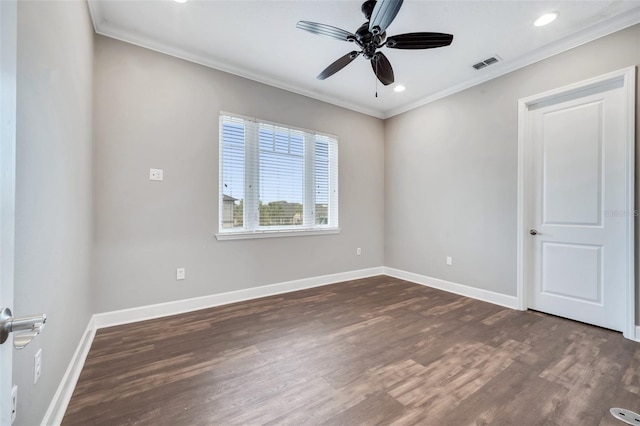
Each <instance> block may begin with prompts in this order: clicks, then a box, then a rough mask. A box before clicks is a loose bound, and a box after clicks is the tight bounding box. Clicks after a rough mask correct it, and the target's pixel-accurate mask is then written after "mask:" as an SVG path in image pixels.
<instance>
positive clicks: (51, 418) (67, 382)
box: [41, 315, 96, 426]
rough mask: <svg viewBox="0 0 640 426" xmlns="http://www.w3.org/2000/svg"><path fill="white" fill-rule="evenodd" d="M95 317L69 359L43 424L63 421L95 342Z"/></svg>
mask: <svg viewBox="0 0 640 426" xmlns="http://www.w3.org/2000/svg"><path fill="white" fill-rule="evenodd" d="M94 317H95V315H94V316H92V317H91V319H90V320H89V323H88V324H87V328H86V329H85V331H84V334H83V335H82V338H81V339H80V342H78V347H77V348H76V351H75V352H74V353H73V357H71V361H69V366H68V367H67V371H65V373H64V376H62V380H60V384H59V385H58V389H57V390H56V393H55V394H54V395H53V398H52V399H51V403H50V404H49V408H48V409H47V412H46V413H45V415H44V417H43V418H42V422H41V425H42V426H47V425H59V424H60V423H62V418H63V417H64V413H65V411H67V406H68V405H69V401H70V400H71V395H73V390H74V389H75V387H76V383H78V378H79V377H80V373H81V372H82V367H84V362H85V360H86V359H87V355H88V354H89V349H91V344H92V343H93V338H94V337H95V335H96V328H95V322H94Z"/></svg>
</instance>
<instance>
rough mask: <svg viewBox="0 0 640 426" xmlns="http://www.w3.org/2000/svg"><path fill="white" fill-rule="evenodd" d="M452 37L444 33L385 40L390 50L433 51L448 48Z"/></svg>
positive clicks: (399, 36) (401, 36)
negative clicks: (436, 48)
mask: <svg viewBox="0 0 640 426" xmlns="http://www.w3.org/2000/svg"><path fill="white" fill-rule="evenodd" d="M452 41H453V35H451V34H444V33H408V34H398V35H394V36H391V37H388V38H387V47H388V48H390V49H433V48H435V47H444V46H449V45H450V44H451V42H452Z"/></svg>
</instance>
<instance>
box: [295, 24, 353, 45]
mask: <svg viewBox="0 0 640 426" xmlns="http://www.w3.org/2000/svg"><path fill="white" fill-rule="evenodd" d="M296 28H300V29H301V30H305V31H309V32H310V33H312V34H318V35H322V36H326V37H331V38H336V39H338V40H343V41H352V40H355V39H356V36H355V35H354V34H351V33H350V32H349V31H345V30H342V29H340V28H336V27H332V26H331V25H326V24H319V23H317V22H309V21H299V22H298V23H297V24H296Z"/></svg>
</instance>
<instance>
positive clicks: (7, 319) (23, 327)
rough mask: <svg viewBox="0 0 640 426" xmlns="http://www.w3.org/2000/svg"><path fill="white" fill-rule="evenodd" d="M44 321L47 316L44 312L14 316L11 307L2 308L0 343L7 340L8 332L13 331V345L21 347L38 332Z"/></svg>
mask: <svg viewBox="0 0 640 426" xmlns="http://www.w3.org/2000/svg"><path fill="white" fill-rule="evenodd" d="M46 322H47V316H46V315H44V314H42V315H35V316H32V317H24V318H14V317H13V314H12V313H11V309H9V308H4V309H2V311H0V344H2V343H4V342H6V341H7V339H8V338H9V333H15V334H16V335H15V337H14V339H13V346H15V348H16V349H22V348H24V347H25V346H27V345H28V344H29V343H30V342H31V341H32V340H33V338H34V337H36V336H37V335H38V334H40V332H41V331H42V329H43V328H44V325H45V324H46Z"/></svg>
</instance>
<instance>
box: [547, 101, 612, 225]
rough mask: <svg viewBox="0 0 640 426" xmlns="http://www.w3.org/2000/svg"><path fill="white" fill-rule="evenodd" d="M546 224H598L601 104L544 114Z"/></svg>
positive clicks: (599, 207)
mask: <svg viewBox="0 0 640 426" xmlns="http://www.w3.org/2000/svg"><path fill="white" fill-rule="evenodd" d="M542 120H543V122H542V131H543V135H542V143H543V156H544V158H543V162H542V167H543V170H542V173H543V188H542V203H543V220H544V223H545V224H567V225H599V224H600V217H601V211H602V209H601V206H602V203H601V194H602V192H601V187H600V182H601V180H602V177H601V167H600V166H601V163H602V132H601V128H602V121H603V115H602V103H601V102H593V103H588V104H583V105H576V106H575V107H567V108H566V109H560V110H557V111H551V112H549V113H545V114H543V115H542Z"/></svg>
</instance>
